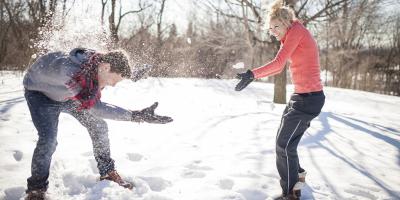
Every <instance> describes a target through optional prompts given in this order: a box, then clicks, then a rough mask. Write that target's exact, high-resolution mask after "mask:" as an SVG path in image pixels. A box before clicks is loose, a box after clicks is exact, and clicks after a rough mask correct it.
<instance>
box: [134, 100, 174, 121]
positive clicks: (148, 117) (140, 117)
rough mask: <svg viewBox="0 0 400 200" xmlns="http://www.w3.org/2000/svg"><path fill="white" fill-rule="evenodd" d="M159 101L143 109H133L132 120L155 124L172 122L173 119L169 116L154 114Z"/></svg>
mask: <svg viewBox="0 0 400 200" xmlns="http://www.w3.org/2000/svg"><path fill="white" fill-rule="evenodd" d="M157 106H158V102H155V103H154V104H153V105H151V106H150V107H148V108H145V109H143V110H141V111H132V121H134V122H147V123H153V124H166V123H169V122H172V121H173V119H172V118H171V117H168V116H160V115H156V114H154V110H155V109H156V108H157Z"/></svg>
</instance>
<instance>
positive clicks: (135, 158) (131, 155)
mask: <svg viewBox="0 0 400 200" xmlns="http://www.w3.org/2000/svg"><path fill="white" fill-rule="evenodd" d="M126 155H127V156H128V160H130V161H133V162H137V161H140V160H142V158H143V155H141V154H138V153H127V154H126Z"/></svg>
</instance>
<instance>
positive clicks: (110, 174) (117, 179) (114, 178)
mask: <svg viewBox="0 0 400 200" xmlns="http://www.w3.org/2000/svg"><path fill="white" fill-rule="evenodd" d="M102 180H109V181H113V182H116V183H118V185H120V186H122V187H124V188H128V189H130V190H131V189H132V188H133V183H130V182H128V181H125V180H123V179H122V178H121V176H119V174H118V173H117V171H115V170H112V171H110V172H108V173H107V174H106V175H105V176H101V177H100V181H102Z"/></svg>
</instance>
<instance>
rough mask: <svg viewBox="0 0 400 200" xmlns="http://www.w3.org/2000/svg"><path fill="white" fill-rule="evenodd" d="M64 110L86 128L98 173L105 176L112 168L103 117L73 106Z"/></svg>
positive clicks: (112, 161) (105, 124)
mask: <svg viewBox="0 0 400 200" xmlns="http://www.w3.org/2000/svg"><path fill="white" fill-rule="evenodd" d="M65 112H67V113H69V114H71V115H72V116H74V117H75V118H76V119H77V120H78V121H79V122H80V123H81V124H82V125H83V126H84V127H86V129H87V130H88V132H89V135H90V138H91V139H92V145H93V154H94V157H95V159H96V161H97V168H98V169H99V172H100V175H101V176H105V175H106V174H107V173H108V172H110V171H112V170H114V160H113V159H111V153H110V141H109V139H108V126H107V123H106V122H105V121H104V120H103V119H100V118H96V117H95V116H93V115H92V114H90V113H89V112H88V111H87V110H81V111H78V110H76V109H75V108H73V107H69V108H68V109H67V110H65Z"/></svg>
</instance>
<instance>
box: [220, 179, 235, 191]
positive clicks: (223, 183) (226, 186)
mask: <svg viewBox="0 0 400 200" xmlns="http://www.w3.org/2000/svg"><path fill="white" fill-rule="evenodd" d="M234 184H235V182H234V181H233V180H231V179H228V178H225V179H221V180H219V182H218V186H219V188H221V189H223V190H231V189H232V187H233V185H234Z"/></svg>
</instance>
